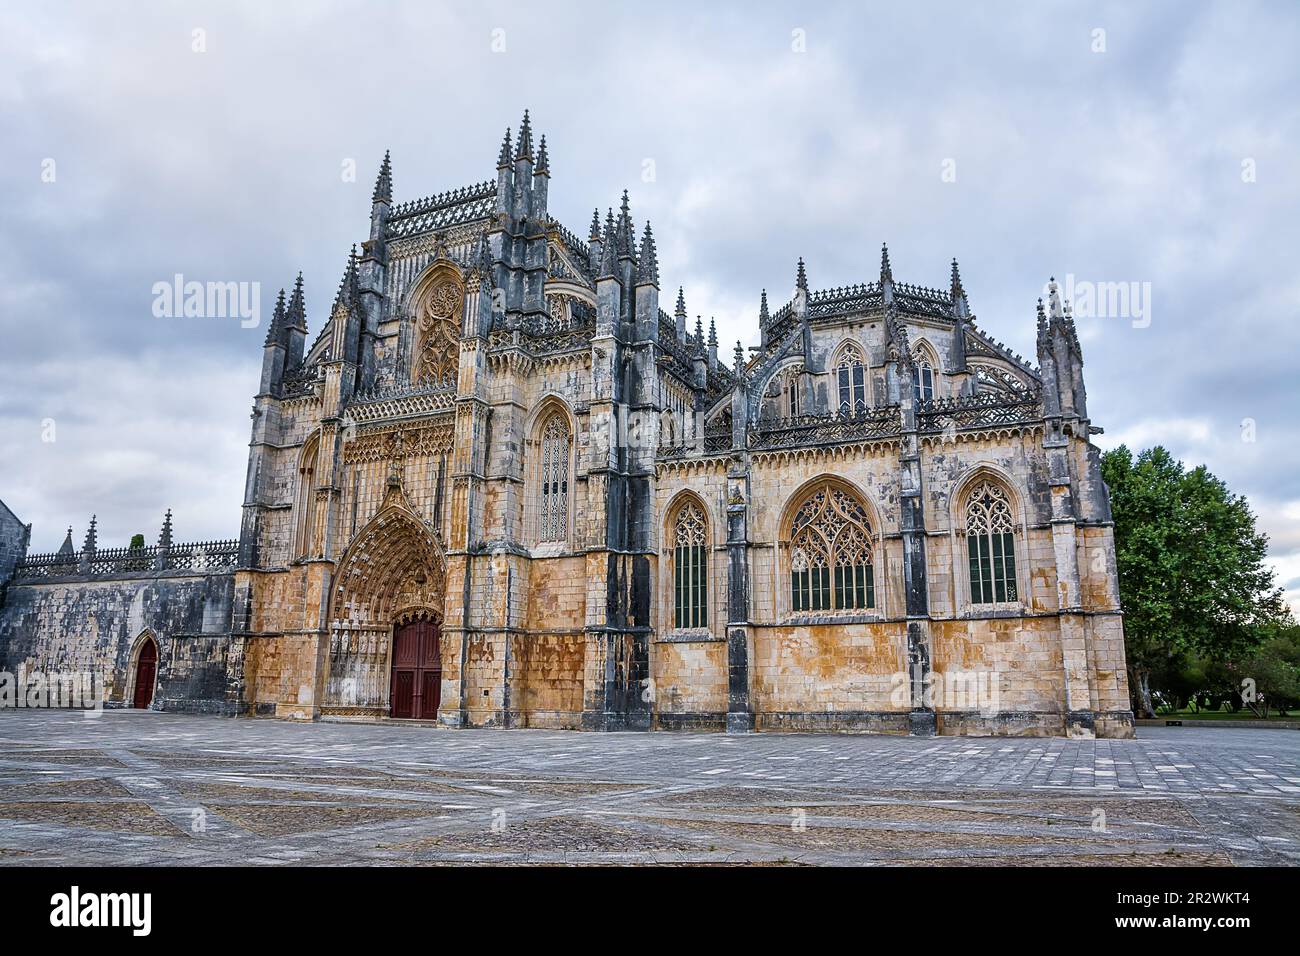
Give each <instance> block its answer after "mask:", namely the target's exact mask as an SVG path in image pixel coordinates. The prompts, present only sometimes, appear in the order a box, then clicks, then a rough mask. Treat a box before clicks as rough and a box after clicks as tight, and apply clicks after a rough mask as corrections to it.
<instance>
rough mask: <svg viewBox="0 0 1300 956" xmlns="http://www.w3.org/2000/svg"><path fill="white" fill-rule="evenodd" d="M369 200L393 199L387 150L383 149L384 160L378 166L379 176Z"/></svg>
mask: <svg viewBox="0 0 1300 956" xmlns="http://www.w3.org/2000/svg"><path fill="white" fill-rule="evenodd" d="M370 201H371V202H387V203H391V202H392V201H393V166H392V163H390V162H389V159H388V150H384V161H383V163H382V164H380V167H379V178H377V179H376V180H375V191H374V193H372V194H371V196H370Z"/></svg>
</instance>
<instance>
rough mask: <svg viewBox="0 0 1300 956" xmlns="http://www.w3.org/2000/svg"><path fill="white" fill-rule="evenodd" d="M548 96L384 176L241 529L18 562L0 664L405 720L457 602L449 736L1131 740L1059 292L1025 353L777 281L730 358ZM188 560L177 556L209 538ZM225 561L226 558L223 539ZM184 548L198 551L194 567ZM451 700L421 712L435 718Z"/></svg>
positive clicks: (213, 701) (284, 408) (1113, 601)
mask: <svg viewBox="0 0 1300 956" xmlns="http://www.w3.org/2000/svg"><path fill="white" fill-rule="evenodd" d="M550 176H551V170H550V166H549V159H548V156H547V151H546V142H545V138H544V137H543V138H542V140H541V142H540V144H539V146H538V148H537V149H534V145H533V139H532V130H531V128H530V125H529V121H528V117H527V115H526V114H525V118H524V123H523V125H522V127H521V129H520V132H519V135H518V136H517V137H516V138H513V139H512V137H511V135H510V134H509V132H507V135H506V138H505V141H504V143H503V144H502V147H501V150H500V154H499V158H498V163H497V169H496V176H495V179H493V180H489V181H486V182H483V183H480V184H476V185H472V186H467V187H464V188H461V189H455V190H452V191H450V192H447V193H443V194H440V195H437V196H433V197H430V198H428V199H422V200H417V201H413V202H407V203H403V204H394V202H393V198H392V173H391V167H390V164H389V160H388V157H387V156H386V157H385V158H384V162H383V165H382V167H381V171H380V174H379V177H378V180H377V182H376V185H375V190H374V194H373V204H372V213H371V222H370V229H369V235H368V238H367V239H366V240H365V241H364V242H363V243H361V247H360V249H359V250H357V249H355V248H354V250H353V253H352V254H351V255H350V256H349V258H348V262H347V265H346V268H345V271H344V277H343V281H342V283H341V285H340V288H339V291H338V294H337V296H336V297H335V300H334V303H333V306H332V307H331V309H330V311H329V314H328V315H327V316H326V317H325V319H324V322H323V324H322V327H321V329H320V331H319V333H318V335H317V336H316V338H315V339H314V341H311V342H309V341H308V329H307V317H306V309H305V301H304V294H303V287H302V281H301V277H300V278H299V280H298V282H297V284H296V285H295V287H294V289H293V291H292V293H290V294H289V295H285V294H284V293H283V292H282V293H281V297H280V300H279V302H278V303H277V306H276V309H275V315H274V319H273V321H272V323H271V326H270V329H269V332H268V335H267V339H266V343H265V348H264V356H263V364H262V374H261V380H260V383H259V388H258V393H257V396H256V399H255V408H254V423H253V431H252V442H251V446H250V455H249V463H248V473H247V486H246V493H245V498H244V504H243V518H242V524H241V528H240V535H239V539H238V542H233V541H232V542H229V543H222V542H209V543H207V545H206V546H198V545H183V546H174V545H172V544H171V540H170V535H171V530H170V518H169V519H168V524H167V526H166V527H165V529H164V531H165V537H166V541H165V543H164V541H163V539H160V542H159V545H158V547H156V548H151V549H148V554H147V555H144V556H143V558H142V556H141V554H140V553H134V559H135V560H136V561H137V562H139V561H140V560H147V561H149V562H151V563H150V565H149V567H148V568H147V569H138V568H137V569H136V570H133V571H127V570H124V569H126V568H128V567H130V561H131V560H132V554H133V553H125V554H114V555H111V556H109V557H108V558H107V559H106V558H104V557H103V556H102V555H101V553H100V552H99V551H98V549H97V548H96V546H95V543H94V541H93V540H92V539H93V531H92V534H91V535H88V540H87V544H86V545H85V546H83V548H82V550H81V551H80V552H74V551H73V550H72V544H71V534H69V538H68V541H66V542H65V548H64V550H63V551H61V552H60V553H59V554H58V555H45V556H36V557H34V558H28V559H26V560H25V561H24V562H22V563H21V564H19V566H18V568H17V570H16V574H15V580H14V581H13V582H12V583H11V584H10V585H9V587H8V590H7V592H6V594H5V597H4V604H3V607H0V661H2V662H3V663H4V664H5V665H6V666H8V667H15V666H17V665H18V664H19V663H24V664H27V665H28V666H29V667H36V666H54V664H55V663H57V662H59V661H68V660H75V661H77V662H79V663H82V664H84V665H85V666H90V667H95V668H103V669H104V670H106V671H108V672H111V673H112V674H113V675H114V677H113V680H112V681H111V682H110V697H111V699H113V700H117V701H124V700H127V699H129V694H126V692H125V691H124V688H125V687H126V686H127V684H128V683H129V676H130V674H129V671H130V667H131V660H132V658H131V655H132V653H133V651H132V647H133V645H134V644H135V643H136V642H137V641H138V640H139V636H140V635H141V634H142V633H144V632H145V631H148V632H149V634H150V635H151V636H152V637H153V638H154V639H155V640H157V641H158V642H159V649H160V664H159V683H158V686H159V692H158V694H157V695H156V696H155V699H154V706H156V707H158V706H161V707H164V708H182V709H185V708H187V709H206V710H215V711H220V712H228V713H246V714H257V715H274V716H279V717H284V718H292V719H304V720H310V719H335V720H347V719H391V717H392V715H394V714H395V713H397V712H398V704H397V703H396V698H395V694H397V693H398V691H396V690H395V688H396V687H397V686H398V684H397V681H396V677H395V675H396V662H395V660H394V656H395V645H396V644H397V643H400V641H401V640H402V639H401V638H400V637H397V636H395V635H400V634H401V633H403V630H402V629H403V628H404V627H406V625H407V624H408V622H411V621H415V620H421V621H434V622H436V625H437V633H438V635H439V637H438V646H437V655H436V656H437V661H436V662H435V663H434V664H431V665H430V666H431V667H437V668H438V669H436V670H434V671H433V672H432V673H433V674H434V677H432V678H430V680H433V681H435V682H436V683H437V687H436V689H435V688H433V687H432V685H431V686H430V687H429V688H428V689H426V690H425V699H429V698H430V697H431V696H436V698H437V700H438V706H437V708H436V719H437V721H438V723H440V724H442V725H445V726H450V727H477V726H496V727H527V726H531V727H556V728H584V729H593V730H616V729H651V728H663V729H673V728H687V729H724V728H725V729H727V730H730V731H748V730H801V731H803V730H814V731H820V730H829V731H852V730H867V731H881V732H891V733H918V734H929V733H936V732H937V733H944V734H954V733H955V734H1066V733H1068V734H1071V735H1077V736H1089V735H1093V734H1097V735H1102V736H1128V735H1130V734H1131V733H1132V714H1131V712H1130V710H1129V698H1128V690H1127V685H1126V678H1125V668H1124V643H1123V627H1122V618H1121V614H1120V608H1119V595H1118V589H1117V579H1116V573H1115V561H1114V548H1113V543H1112V537H1111V535H1112V527H1111V520H1110V511H1109V504H1108V500H1107V493H1106V489H1105V486H1104V485H1103V483H1102V481H1101V477H1100V471H1099V465H1098V456H1097V450H1096V448H1095V447H1094V446H1093V445H1092V444H1091V443H1090V441H1089V436H1090V434H1091V433H1092V432H1094V431H1096V429H1095V428H1094V427H1092V426H1091V425H1090V422H1089V419H1088V414H1087V400H1086V393H1085V390H1084V386H1083V379H1082V357H1081V353H1080V349H1079V343H1078V339H1077V336H1076V335H1075V331H1074V324H1073V321H1072V319H1071V317H1070V315H1069V307H1068V304H1063V303H1061V302H1060V300H1059V298H1058V296H1057V295H1056V293H1055V291H1054V286H1053V292H1052V294H1051V296H1050V297H1049V303H1048V305H1047V306H1044V305H1043V303H1042V302H1041V301H1040V303H1039V308H1038V355H1037V361H1036V363H1034V364H1031V363H1030V362H1027V361H1025V360H1024V359H1022V358H1021V357H1019V356H1017V355H1014V354H1012V353H1011V352H1010V351H1008V350H1007V349H1006V348H1005V347H1004V346H1002V345H1000V344H999V343H998V342H996V341H995V340H994V339H993V338H991V337H990V336H989V335H988V334H987V333H986V332H984V331H983V330H982V328H980V327H978V326H977V324H976V320H975V316H974V315H973V314H972V313H971V311H970V307H969V303H968V300H967V296H966V292H965V290H964V289H963V287H962V284H961V279H960V276H959V274H958V271H957V265H956V263H955V262H954V263H953V265H952V270H951V276H950V283H949V288H948V290H946V291H939V290H935V289H930V288H923V287H918V286H912V285H908V284H905V283H901V282H896V281H895V280H894V278H893V273H892V266H891V263H890V261H889V256H888V252H887V250H882V256H881V264H880V274H879V277H878V279H877V280H875V281H871V282H868V283H864V284H861V285H856V286H852V287H847V288H838V289H830V290H823V291H813V290H812V289H811V288H810V285H809V282H808V279H807V274H806V270H805V268H804V264H803V262H802V260H801V261H800V262H799V264H798V268H797V271H796V282H795V290H794V293H793V296H792V298H791V300H790V301H789V302H788V303H787V304H785V305H784V306H782V307H781V308H779V309H777V310H775V311H770V310H769V307H768V303H767V296H766V293H764V294H763V295H762V296H761V299H760V306H759V312H758V326H759V331H760V336H761V344H760V345H759V346H758V347H757V348H754V349H751V353H752V354H749V355H746V354H745V352H744V350H743V349H742V348H741V346H740V344H739V343H737V347H736V352H735V356H734V359H732V360H731V361H724V360H723V359H722V358H720V356H719V354H718V343H717V338H716V334H715V333H714V332H713V330H712V328H710V330H709V332H708V334H707V336H706V333H705V331H704V328H703V324H702V322H701V321H700V320H699V319H698V318H697V319H696V320H695V322H694V326H693V329H692V327H691V325H690V323H688V316H687V311H686V305H685V298H684V295H683V294H682V292H681V291H680V290H679V292H678V294H677V300H676V307H675V309H674V312H673V313H672V314H669V313H668V312H667V311H665V310H664V309H661V308H660V305H659V294H660V277H659V267H658V261H657V257H656V253H655V244H654V238H653V235H652V232H651V229H650V226H649V224H648V223H647V224H646V226H645V228H644V230H643V231H642V232H641V235H640V238H639V240H638V239H637V234H636V230H635V229H634V227H633V223H632V217H631V212H630V209H629V206H628V202H627V196H626V193H625V194H624V196H623V201H622V203H621V205H620V208H619V209H618V210H617V211H615V210H613V209H610V210H609V212H608V213H607V214H606V215H605V217H604V220H603V224H602V220H601V217H600V214H599V212H597V213H596V214H595V215H594V216H593V219H592V223H591V229H590V232H589V234H588V238H587V240H586V241H585V242H584V241H582V240H580V239H579V238H577V236H575V235H574V234H573V233H572V232H570V231H569V230H567V229H565V228H564V227H563V226H562V225H561V224H560V223H558V222H557V221H556V220H555V219H554V218H552V217H551V216H550V214H549V213H548V211H547V198H548V189H549V182H550ZM186 555H188V557H184V556H186ZM212 555H216V556H217V557H216V558H213V557H212ZM178 562H179V564H180V565H183V567H181V569H180V570H177V567H176V565H177V563H178ZM427 716H429V717H432V716H433V715H432V714H429V715H427Z"/></svg>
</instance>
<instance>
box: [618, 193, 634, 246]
mask: <svg viewBox="0 0 1300 956" xmlns="http://www.w3.org/2000/svg"><path fill="white" fill-rule="evenodd" d="M616 236H617V238H618V254H619V256H620V258H621V257H622V256H630V255H632V243H634V242H636V234H635V233H634V232H633V230H632V213H631V206H630V205H629V204H628V199H627V190H626V189H624V190H623V201H622V202H621V203H619V207H618V229H617V232H616Z"/></svg>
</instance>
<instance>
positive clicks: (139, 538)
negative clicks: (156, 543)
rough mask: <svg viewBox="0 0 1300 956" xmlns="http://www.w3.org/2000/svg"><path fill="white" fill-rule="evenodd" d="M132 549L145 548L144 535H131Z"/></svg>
mask: <svg viewBox="0 0 1300 956" xmlns="http://www.w3.org/2000/svg"><path fill="white" fill-rule="evenodd" d="M130 547H131V548H132V549H135V548H143V547H144V535H142V534H133V535H131V544H130Z"/></svg>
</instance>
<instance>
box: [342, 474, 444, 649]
mask: <svg viewBox="0 0 1300 956" xmlns="http://www.w3.org/2000/svg"><path fill="white" fill-rule="evenodd" d="M445 595H446V560H445V558H444V557H443V548H442V545H441V544H440V543H439V541H438V535H437V532H436V531H434V529H433V528H431V527H430V526H429V525H427V524H426V523H425V522H424V521H422V520H421V519H420V517H419V516H418V515H417V514H415V512H414V511H413V510H412V509H411V508H410V505H409V503H408V502H407V501H406V500H405V496H404V495H403V494H402V493H401V492H400V491H395V492H393V493H392V494H391V495H390V497H389V500H388V502H387V503H386V504H385V505H384V507H383V508H381V509H380V510H379V513H378V514H376V515H375V516H374V517H373V518H372V519H371V520H370V521H368V522H367V523H366V526H365V527H364V528H362V529H361V531H360V532H359V533H358V534H357V536H356V537H355V538H354V539H353V541H352V544H350V545H349V546H348V549H347V551H346V552H344V555H343V558H342V560H341V561H340V562H339V567H338V570H337V571H336V572H335V574H334V582H333V591H332V593H331V610H330V619H331V621H333V622H334V623H335V624H336V625H340V624H341V625H345V626H346V625H352V626H358V627H364V626H366V625H376V624H389V623H391V622H392V621H393V620H395V618H396V617H397V616H398V614H399V613H401V612H403V611H404V610H406V609H409V608H414V607H421V608H428V609H430V610H432V611H434V612H435V613H437V614H438V615H441V613H442V608H443V604H444V600H445Z"/></svg>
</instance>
